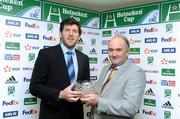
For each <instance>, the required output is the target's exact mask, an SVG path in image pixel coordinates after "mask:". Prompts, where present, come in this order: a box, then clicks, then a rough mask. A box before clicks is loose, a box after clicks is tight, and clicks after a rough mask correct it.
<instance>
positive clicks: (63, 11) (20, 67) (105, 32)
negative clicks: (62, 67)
mask: <svg viewBox="0 0 180 119" xmlns="http://www.w3.org/2000/svg"><path fill="white" fill-rule="evenodd" d="M179 4H180V1H170V2H163V3H155V4H148V5H143V6H135V7H131V8H123V9H117V10H111V11H104V12H102V13H98V12H96V11H91V10H86V9H81V8H77V7H73V6H67V5H62V4H57V3H51V2H46V1H38V0H32V1H31V3H29V2H28V0H9V1H8V0H0V14H1V15H0V26H1V28H0V38H1V39H0V62H1V63H0V74H1V76H0V87H1V90H0V97H1V98H0V103H1V105H0V119H3V118H9V119H38V113H39V104H40V99H38V98H36V97H34V96H32V95H31V94H30V93H29V90H28V88H29V82H30V80H31V74H32V70H33V66H34V63H35V60H36V58H37V56H38V52H39V50H40V49H43V48H48V47H51V46H54V45H56V44H58V43H59V36H58V35H59V33H58V32H59V24H58V23H59V22H61V21H62V19H64V18H67V17H73V18H75V19H76V20H78V21H79V22H80V24H81V25H82V26H83V28H82V29H83V32H82V36H81V38H80V39H79V42H78V44H77V46H76V47H77V49H78V50H80V51H82V52H84V53H85V54H87V55H88V56H89V62H90V71H91V80H97V79H98V76H99V73H100V72H101V69H102V67H103V66H104V65H106V64H108V63H110V61H109V58H108V50H107V43H108V41H109V40H110V39H111V38H112V37H113V36H114V35H116V34H123V35H126V36H128V37H129V42H130V45H131V50H130V57H129V58H130V59H131V60H132V62H133V63H135V64H137V65H139V66H141V67H142V68H143V69H144V70H145V72H146V76H147V84H146V89H145V92H144V98H143V100H142V105H141V108H140V110H139V115H140V117H141V119H179V118H180V114H179V113H178V112H179V111H180V89H179V88H178V87H179V86H180V81H178V80H177V79H178V78H179V77H180V76H179V74H178V73H177V70H178V67H177V66H178V65H179V62H178V61H180V58H179V57H178V54H179V51H180V50H178V49H179V47H177V46H179V45H180V43H179V41H178V39H179V38H180V34H179V33H178V32H179V30H180V22H179V21H180V7H179ZM162 11H163V12H162ZM100 28H101V29H100ZM137 83H138V82H137Z"/></svg>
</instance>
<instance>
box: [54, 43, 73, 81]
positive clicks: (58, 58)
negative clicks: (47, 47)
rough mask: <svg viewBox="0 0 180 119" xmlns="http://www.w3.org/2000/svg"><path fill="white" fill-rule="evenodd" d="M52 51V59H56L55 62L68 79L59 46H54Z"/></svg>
mask: <svg viewBox="0 0 180 119" xmlns="http://www.w3.org/2000/svg"><path fill="white" fill-rule="evenodd" d="M53 50H54V52H53V53H54V57H55V59H56V62H57V63H58V65H59V67H61V68H62V69H64V70H65V74H66V77H67V78H69V75H68V71H67V66H66V61H65V58H64V54H63V51H62V48H61V46H60V44H58V45H57V46H55V47H54V49H53ZM68 83H70V80H68Z"/></svg>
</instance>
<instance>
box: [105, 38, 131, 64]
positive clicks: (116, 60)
mask: <svg viewBox="0 0 180 119" xmlns="http://www.w3.org/2000/svg"><path fill="white" fill-rule="evenodd" d="M108 51H109V58H110V60H111V62H112V64H114V65H120V64H122V63H124V61H125V60H126V59H127V58H128V55H129V48H127V44H126V43H125V41H124V40H123V39H121V38H116V39H112V40H111V41H110V42H109V44H108Z"/></svg>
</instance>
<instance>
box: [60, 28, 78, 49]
mask: <svg viewBox="0 0 180 119" xmlns="http://www.w3.org/2000/svg"><path fill="white" fill-rule="evenodd" d="M61 37H62V42H63V43H64V45H65V46H66V47H68V48H73V47H75V45H76V43H77V41H78V40H79V37H80V34H79V30H78V26H76V25H64V29H63V31H62V33H61Z"/></svg>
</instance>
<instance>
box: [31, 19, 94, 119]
mask: <svg viewBox="0 0 180 119" xmlns="http://www.w3.org/2000/svg"><path fill="white" fill-rule="evenodd" d="M80 35H81V28H80V25H79V23H78V22H77V21H76V20H75V19H73V18H68V19H65V20H63V21H62V22H61V24H60V36H61V42H60V44H58V45H56V46H54V47H50V48H47V49H42V50H40V52H39V55H38V58H37V60H36V63H35V66H34V70H33V73H32V78H31V83H30V93H31V94H32V95H34V96H37V97H38V98H40V99H41V104H40V115H39V119H83V105H82V103H81V101H80V100H79V96H80V95H81V94H82V92H80V91H73V90H72V89H73V85H74V83H75V82H76V81H78V80H80V81H83V80H89V75H90V72H89V59H88V56H87V55H85V54H83V53H81V52H79V51H78V50H76V49H75V45H76V43H77V42H78V40H79V37H80ZM69 56H70V57H71V60H70V61H71V63H69V58H68V57H69ZM68 65H71V66H68ZM69 67H71V68H70V72H71V73H69ZM72 72H73V73H72ZM72 77H73V80H72V79H71V78H72Z"/></svg>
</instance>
